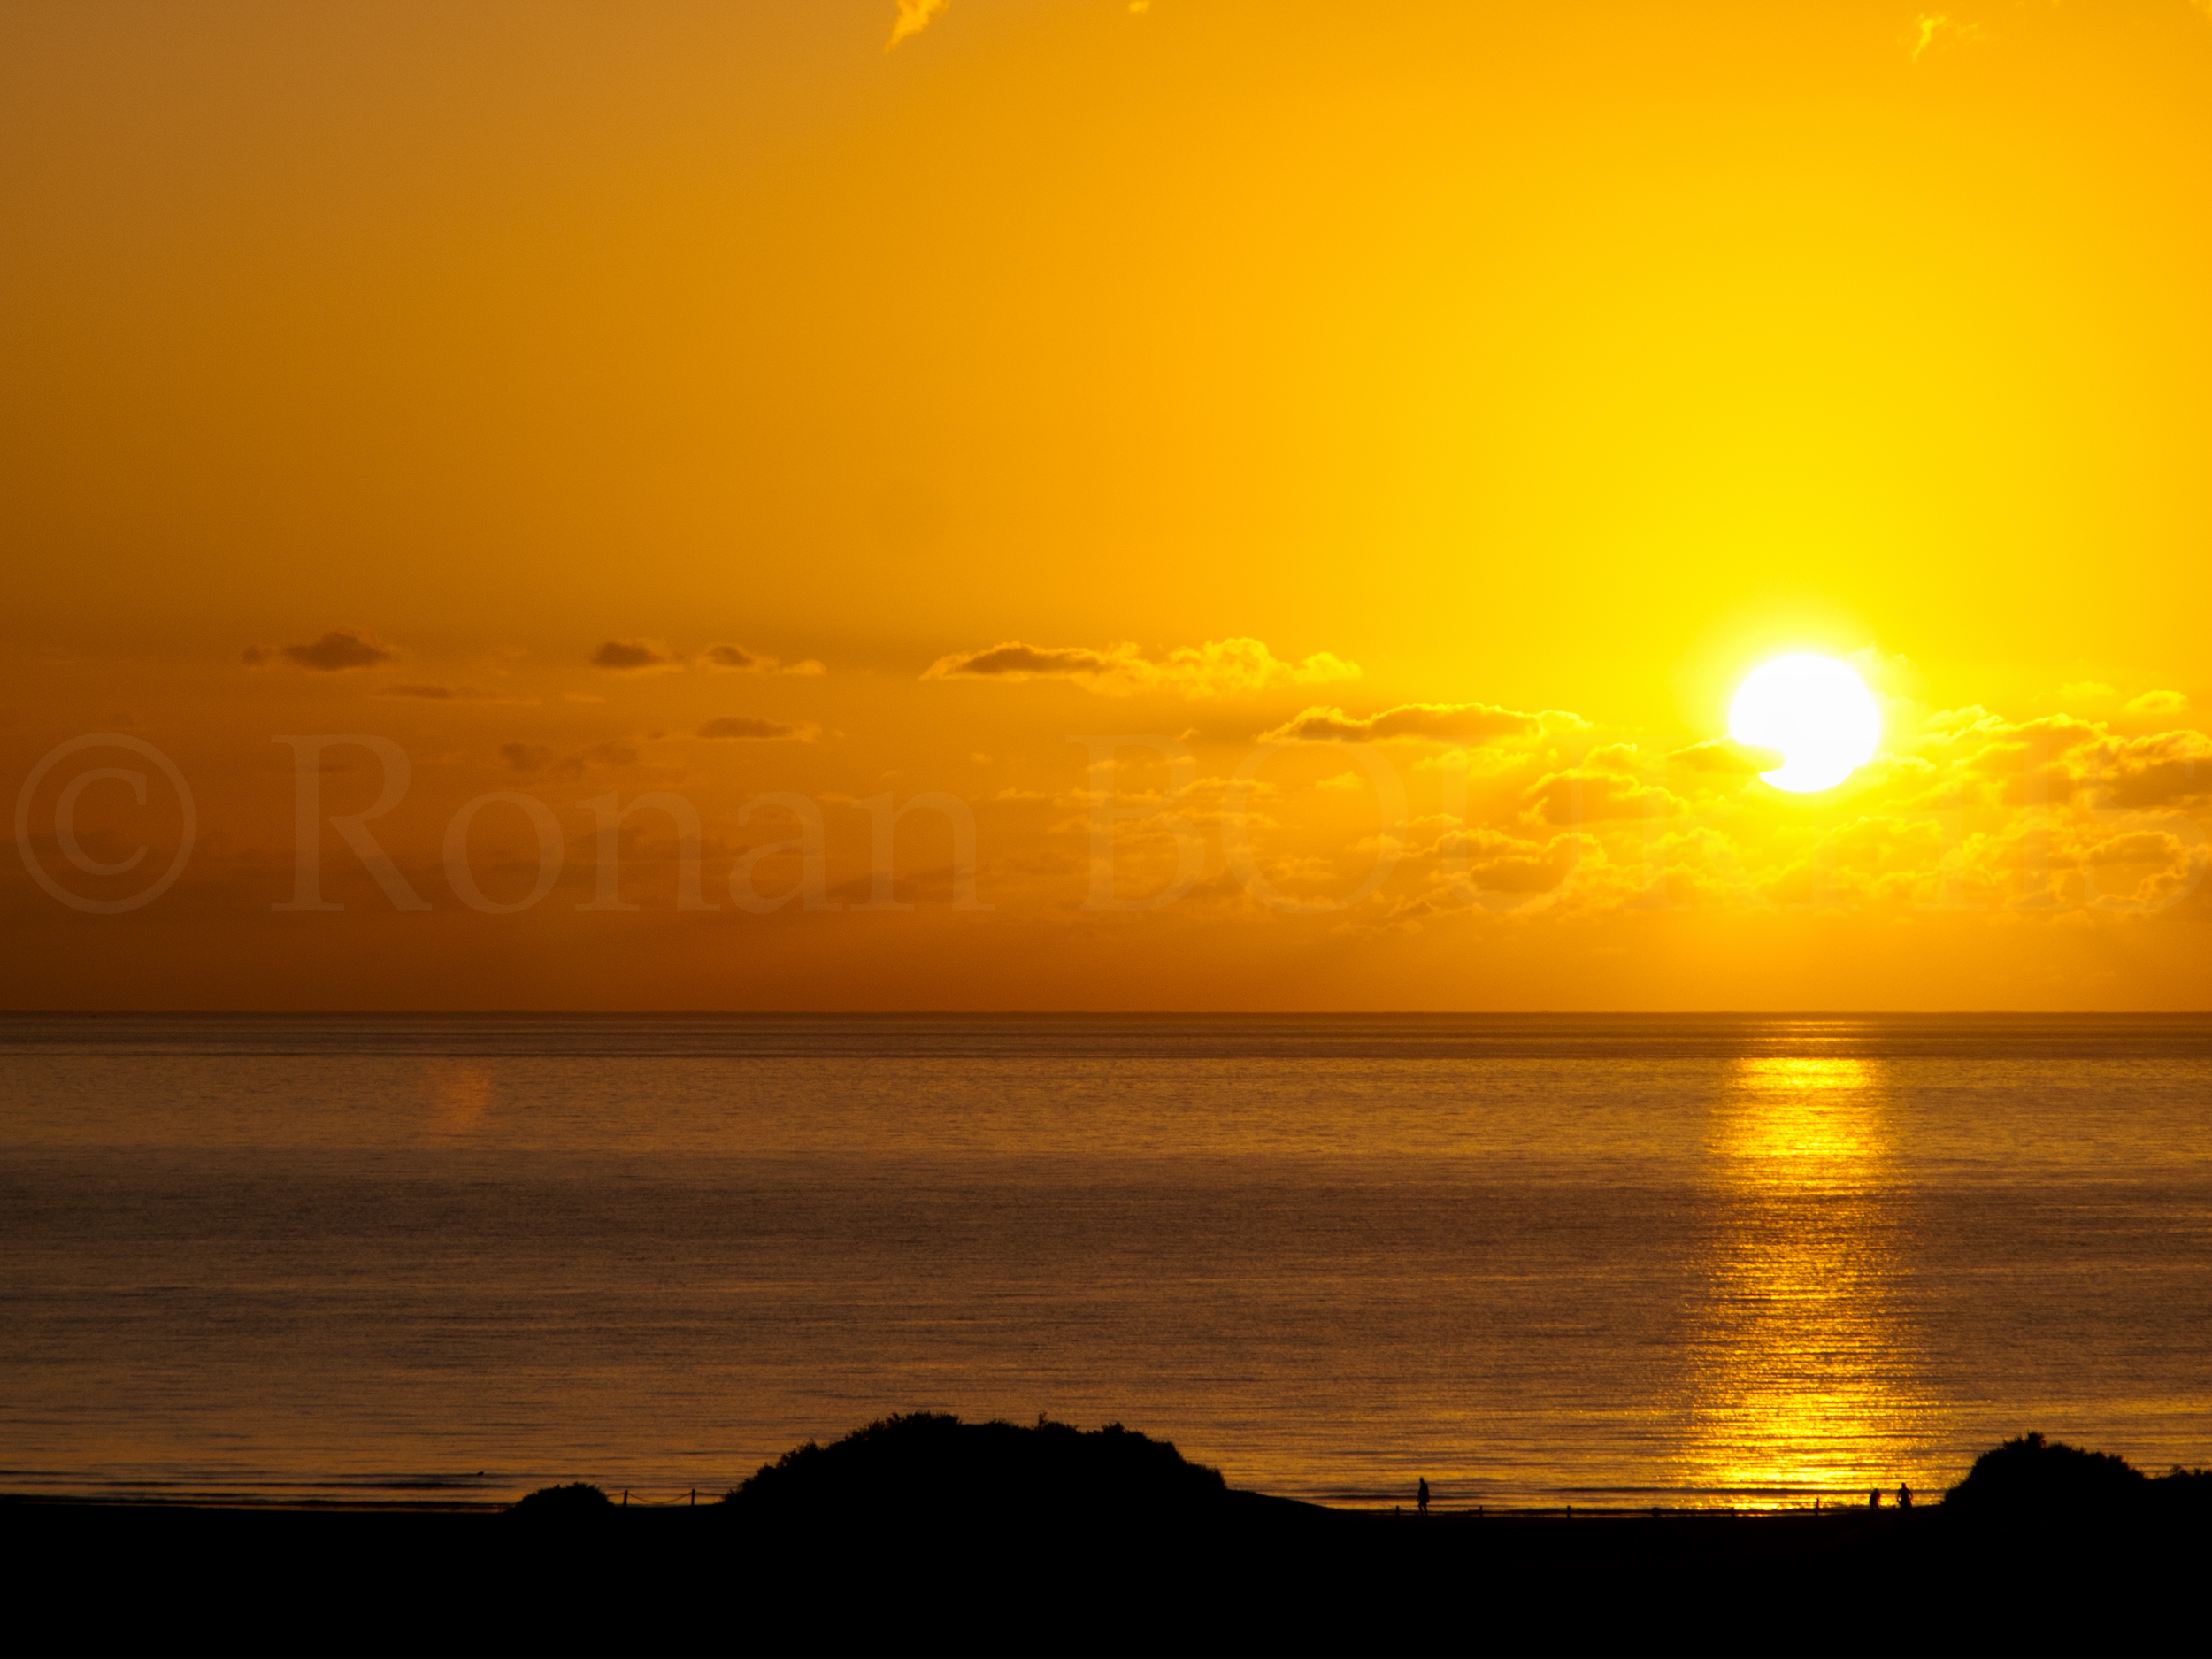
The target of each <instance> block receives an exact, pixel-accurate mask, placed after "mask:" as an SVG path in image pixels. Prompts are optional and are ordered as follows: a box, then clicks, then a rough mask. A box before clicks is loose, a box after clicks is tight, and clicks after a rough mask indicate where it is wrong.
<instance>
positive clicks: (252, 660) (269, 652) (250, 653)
mask: <svg viewBox="0 0 2212 1659" xmlns="http://www.w3.org/2000/svg"><path fill="white" fill-rule="evenodd" d="M276 654H277V648H276V647H275V646H273V645H249V646H248V647H246V649H244V650H242V651H241V652H239V653H238V660H239V661H240V662H242V663H243V664H245V665H246V666H247V667H249V668H266V667H267V666H268V665H269V664H271V663H273V662H274V661H276Z"/></svg>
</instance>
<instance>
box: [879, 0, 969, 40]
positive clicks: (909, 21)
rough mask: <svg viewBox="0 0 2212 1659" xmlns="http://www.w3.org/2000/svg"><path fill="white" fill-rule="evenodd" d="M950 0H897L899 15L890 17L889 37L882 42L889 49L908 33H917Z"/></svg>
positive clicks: (950, 1)
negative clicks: (893, 17)
mask: <svg viewBox="0 0 2212 1659" xmlns="http://www.w3.org/2000/svg"><path fill="white" fill-rule="evenodd" d="M950 4H952V0H898V7H899V15H898V16H897V17H896V18H895V19H892V23H891V38H890V39H889V40H887V41H886V42H884V43H883V50H885V51H889V50H891V49H892V48H893V47H894V46H896V45H897V44H898V43H899V42H901V41H902V40H904V39H905V38H906V37H907V36H908V35H919V34H920V33H921V32H922V31H923V30H924V29H926V28H927V27H929V25H930V21H931V19H933V18H935V17H936V16H937V15H938V13H940V12H942V11H943V10H944V9H945V8H946V7H947V6H949V5H950Z"/></svg>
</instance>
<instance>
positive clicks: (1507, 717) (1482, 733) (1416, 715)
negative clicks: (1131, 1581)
mask: <svg viewBox="0 0 2212 1659" xmlns="http://www.w3.org/2000/svg"><path fill="white" fill-rule="evenodd" d="M1543 729H1544V720H1543V717H1541V716H1540V715H1534V714H1521V713H1518V712H1517V711H1516V710H1511V709H1498V708H1493V707H1492V706H1491V705H1490V704H1488V703H1400V704H1399V705H1398V706H1397V707H1396V708H1394V709H1386V710H1383V711H1382V712H1381V713H1380V714H1371V715H1367V716H1364V717H1358V716H1354V715H1349V714H1347V713H1345V712H1344V710H1341V709H1332V708H1312V709H1308V710H1306V711H1305V712H1304V713H1302V714H1300V715H1297V716H1295V717H1294V718H1291V719H1288V720H1286V721H1285V722H1284V723H1283V724H1282V725H1280V726H1277V727H1276V728H1275V729H1274V730H1273V731H1271V732H1263V733H1260V738H1259V741H1261V742H1263V743H1380V742H1386V741H1389V740H1390V739H1392V738H1485V737H1533V736H1535V735H1536V734H1537V733H1539V732H1540V731H1542V730H1543Z"/></svg>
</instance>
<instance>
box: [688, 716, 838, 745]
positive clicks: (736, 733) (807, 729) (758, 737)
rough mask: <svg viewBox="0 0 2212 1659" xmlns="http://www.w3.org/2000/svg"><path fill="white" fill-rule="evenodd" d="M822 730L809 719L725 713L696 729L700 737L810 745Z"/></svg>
mask: <svg viewBox="0 0 2212 1659" xmlns="http://www.w3.org/2000/svg"><path fill="white" fill-rule="evenodd" d="M821 734H822V728H821V727H820V726H817V725H815V724H814V723H813V722H812V721H811V720H799V721H792V720H763V719H757V718H754V717H753V716H751V715H749V714H726V715H724V716H722V717H721V718H718V719H713V720H709V721H708V722H707V723H706V724H705V725H704V726H701V727H700V728H699V735H700V736H701V737H711V738H722V739H738V740H745V741H753V742H757V743H773V742H791V743H811V742H812V741H814V740H815V739H816V738H818V737H819V736H820V735H821Z"/></svg>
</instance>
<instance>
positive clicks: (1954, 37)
mask: <svg viewBox="0 0 2212 1659" xmlns="http://www.w3.org/2000/svg"><path fill="white" fill-rule="evenodd" d="M1981 35H1982V26H1981V25H1980V24H1978V23H1955V22H1953V21H1952V20H1951V19H1950V17H1949V16H1948V15H1947V13H1945V12H1922V13H1921V14H1920V15H1919V16H1918V17H1916V18H1915V19H1913V35H1912V60H1913V62H1915V63H1918V62H1919V61H1920V59H1921V57H1922V55H1923V54H1924V53H1925V52H1926V51H1927V50H1928V49H1929V48H1930V47H1932V46H1933V45H1935V44H1937V43H1938V42H1950V43H1951V44H1953V45H1963V44H1964V43H1965V42H1968V41H1976V40H1979V39H1980V38H1981Z"/></svg>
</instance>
